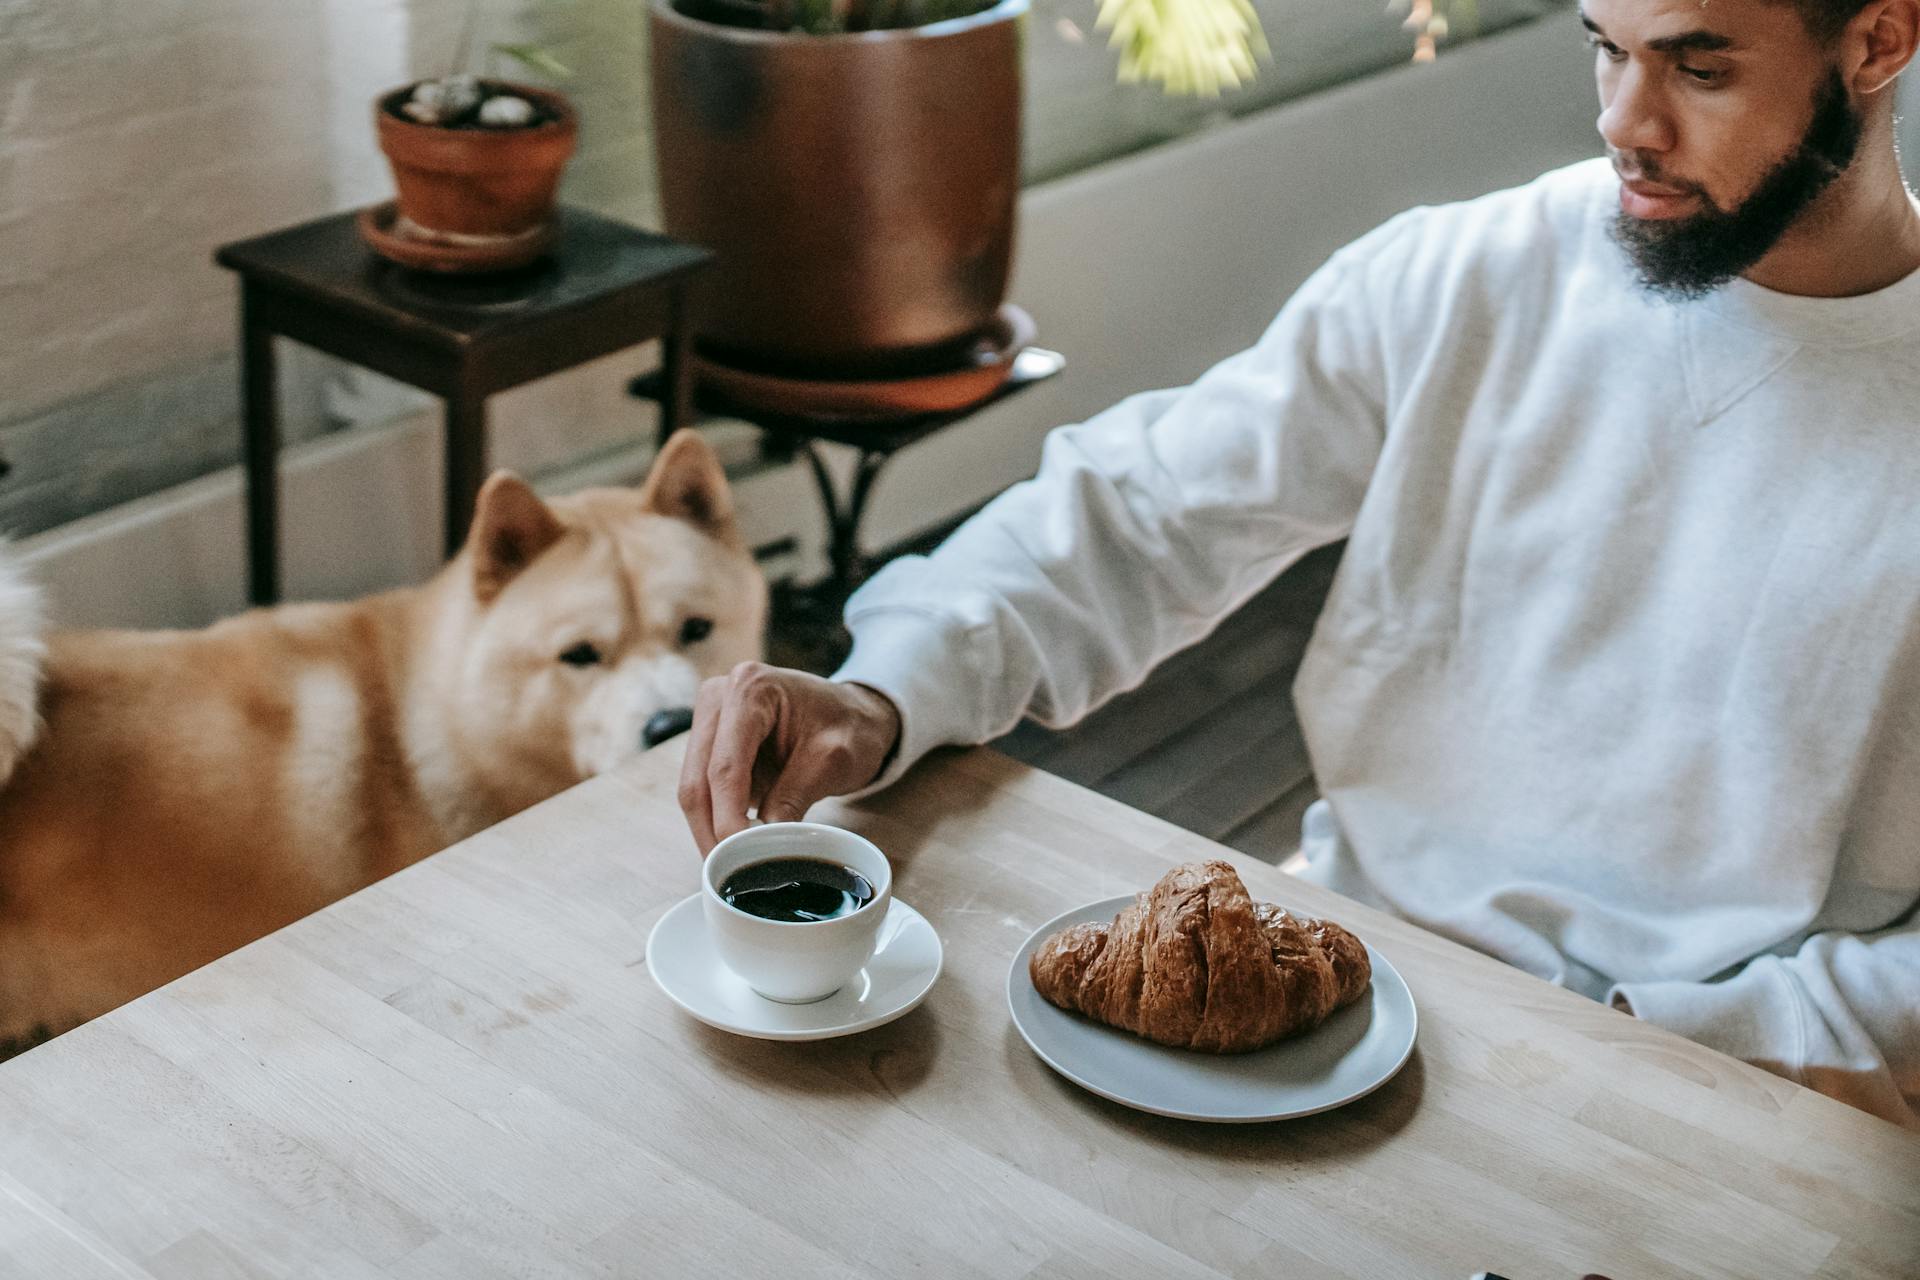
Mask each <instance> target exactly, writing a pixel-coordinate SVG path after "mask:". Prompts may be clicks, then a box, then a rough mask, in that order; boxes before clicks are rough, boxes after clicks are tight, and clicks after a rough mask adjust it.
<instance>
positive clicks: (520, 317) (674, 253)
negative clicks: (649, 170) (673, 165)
mask: <svg viewBox="0 0 1920 1280" xmlns="http://www.w3.org/2000/svg"><path fill="white" fill-rule="evenodd" d="M354 217H355V215H354V214H352V213H344V214H337V215H335V216H333V217H328V218H321V219H319V220H318V221H315V222H309V223H305V224H303V225H301V226H297V227H290V228H288V229H286V230H284V231H276V232H273V233H271V234H269V235H264V236H259V237H257V238H255V239H251V240H241V241H237V242H236V243H233V244H229V245H224V246H222V247H221V248H220V249H219V250H218V251H217V252H216V253H215V254H214V260H215V261H216V262H218V263H219V264H220V265H221V266H223V267H227V268H229V269H231V270H233V271H236V272H238V273H239V275H240V351H241V359H240V368H241V395H242V402H243V412H242V430H243V443H244V447H245V456H246V475H247V556H248V567H249V578H248V595H249V598H250V599H251V600H252V601H253V602H254V603H255V604H271V603H273V602H274V601H275V600H277V599H279V596H280V564H279V527H278V526H279V483H278V481H279V467H278V463H279V450H280V426H279V405H278V398H277V392H276V387H275V377H274V354H273V339H274V338H275V337H276V336H280V337H286V338H292V339H293V340H295V341H297V342H303V343H305V344H306V345H308V346H310V347H315V348H318V349H319V350H321V351H325V352H327V353H329V354H330V355H335V356H338V357H340V358H342V359H344V360H350V361H352V362H353V363H355V364H359V365H364V366H365V367H367V368H369V369H372V370H375V371H376V372H379V373H383V374H386V375H387V376H388V377H390V378H396V379H398V380H399V381H401V382H405V383H407V384H409V385H411V386H415V387H419V388H421V389H422V390H424V391H428V392H431V393H432V394H434V395H437V396H439V397H440V398H441V399H443V400H444V401H445V402H446V549H447V554H448V555H452V554H453V553H454V552H455V551H457V550H459V548H460V544H461V542H462V541H463V540H464V539H465V538H466V534H467V527H468V525H469V524H470V523H471V522H472V518H473V502H474V497H475V495H476V494H478V492H479V490H480V484H481V482H482V481H483V480H484V479H485V478H486V471H487V426H486V401H487V397H488V396H490V395H492V394H493V393H494V392H496V391H504V390H506V389H507V388H509V387H516V386H519V385H520V384H521V383H524V382H531V381H533V380H534V379H536V378H542V377H545V376H546V375H548V374H550V373H558V372H560V371H562V370H564V369H571V368H573V367H575V366H576V365H581V364H585V363H586V362H587V361H589V360H594V359H598V358H599V357H601V356H604V355H608V354H610V353H612V352H615V351H619V350H621V349H622V348H625V347H630V346H633V345H635V344H637V343H640V342H645V341H647V340H648V339H651V338H659V339H661V344H662V362H661V369H660V373H659V375H658V376H659V378H660V385H661V387H662V392H661V395H660V396H659V397H658V398H659V400H660V406H661V426H662V429H663V431H671V430H672V429H673V428H674V427H677V426H679V425H681V424H682V423H684V422H686V421H687V420H688V418H689V416H690V414H691V409H692V392H693V384H692V366H691V361H690V360H689V359H688V355H689V353H690V350H691V343H692V337H693V333H692V317H691V314H690V299H689V294H688V285H689V283H690V282H691V281H692V279H693V277H695V276H696V275H697V274H698V272H699V270H700V269H701V268H702V267H704V266H705V265H706V264H707V263H708V262H709V261H711V258H712V255H711V254H709V253H708V252H707V251H706V250H704V249H699V248H695V247H693V246H691V245H686V244H681V243H679V242H677V241H674V240H669V239H666V238H665V237H662V236H657V235H653V234H651V233H649V232H646V231H641V230H639V229H638V228H636V227H630V226H627V225H626V224H624V223H620V222H615V221H613V220H612V219H609V218H602V217H599V216H597V215H595V214H591V213H588V212H586V211H585V210H581V209H572V208H568V209H564V210H562V212H561V234H560V239H559V244H558V246H557V247H556V248H555V250H554V253H553V255H552V256H551V257H550V258H549V259H547V260H545V261H542V262H540V263H536V264H534V265H533V266H531V267H527V268H524V269H522V270H520V271H515V272H510V273H506V274H502V275H493V276H469V277H461V276H446V277H442V276H433V275H426V274H423V273H420V272H415V271H409V270H406V269H404V268H401V267H397V266H395V265H393V264H392V263H389V262H387V261H386V260H384V259H382V258H379V257H377V256H376V255H375V254H374V253H373V251H372V250H371V249H369V248H368V247H367V246H366V243H365V242H364V241H363V240H361V238H360V233H359V231H358V229H357V228H356V227H355V225H354Z"/></svg>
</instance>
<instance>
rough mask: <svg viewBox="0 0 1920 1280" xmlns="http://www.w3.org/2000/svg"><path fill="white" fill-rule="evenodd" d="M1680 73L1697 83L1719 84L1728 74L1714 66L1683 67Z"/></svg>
mask: <svg viewBox="0 0 1920 1280" xmlns="http://www.w3.org/2000/svg"><path fill="white" fill-rule="evenodd" d="M1680 73H1681V74H1682V75H1684V76H1686V77H1687V78H1688V79H1689V80H1692V81H1694V82H1695V83H1697V84H1718V83H1719V82H1720V78H1721V77H1722V76H1724V75H1725V74H1726V73H1725V72H1724V71H1719V70H1716V69H1715V68H1713V67H1681V68H1680Z"/></svg>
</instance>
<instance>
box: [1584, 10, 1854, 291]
mask: <svg viewBox="0 0 1920 1280" xmlns="http://www.w3.org/2000/svg"><path fill="white" fill-rule="evenodd" d="M1582 17H1583V19H1584V21H1585V22H1586V25H1587V28H1588V32H1589V38H1590V39H1591V41H1592V43H1593V46H1594V71H1595V77H1596V79H1597V80H1598V82H1599V88H1600V106H1601V112H1600V133H1601V136H1602V137H1603V138H1605V139H1606V143H1607V150H1608V151H1609V152H1610V153H1611V155H1612V157H1613V163H1614V168H1615V169H1616V170H1618V171H1619V174H1620V178H1621V186H1620V216H1619V218H1618V220H1617V221H1616V223H1615V226H1614V233H1615V237H1616V238H1617V239H1618V240H1619V241H1620V243H1621V245H1622V246H1623V247H1624V248H1625V249H1626V250H1627V252H1628V254H1629V255H1630V256H1631V257H1632V258H1633V261H1634V266H1635V268H1636V269H1637V270H1638V272H1639V275H1640V278H1641V281H1642V283H1643V284H1645V285H1646V286H1647V287H1648V288H1650V289H1653V290H1655V291H1658V292H1662V293H1667V294H1672V295H1678V296H1683V297H1697V296H1699V295H1701V294H1704V293H1706V292H1709V291H1710V290H1712V289H1715V288H1717V287H1719V286H1720V285H1722V284H1725V283H1726V282H1727V281H1729V280H1731V279H1733V278H1734V277H1735V276H1738V275H1741V274H1743V273H1744V272H1746V271H1748V270H1750V269H1751V268H1752V267H1753V266H1754V265H1755V264H1757V263H1758V262H1759V261H1760V260H1761V259H1762V258H1764V257H1765V256H1766V255H1767V252H1768V251H1769V250H1771V249H1772V248H1773V246H1774V245H1775V244H1776V243H1777V242H1778V241H1779V240H1780V238H1781V237H1782V236H1783V235H1785V234H1786V233H1787V232H1788V231H1789V230H1790V229H1791V228H1792V227H1793V226H1794V225H1795V224H1796V223H1798V222H1799V221H1800V220H1801V219H1802V218H1803V217H1804V216H1805V215H1806V213H1807V211H1808V209H1809V208H1810V207H1811V206H1812V205H1813V203H1814V200H1815V198H1816V197H1818V196H1819V194H1820V193H1821V192H1822V191H1824V190H1825V189H1826V188H1827V186H1828V185H1829V184H1830V183H1832V181H1833V180H1834V179H1835V178H1837V177H1838V176H1839V175H1840V174H1841V173H1842V172H1844V171H1845V169H1846V168H1847V166H1848V165H1849V164H1850V163H1851V162H1852V160H1853V155H1854V152H1855V150H1856V149H1857V147H1858V143H1859V139H1860V132H1861V113H1860V108H1859V104H1858V103H1856V102H1855V101H1853V99H1852V97H1851V95H1850V94H1849V93H1848V91H1847V87H1846V85H1845V83H1844V81H1842V80H1841V78H1840V76H1839V73H1838V72H1837V70H1836V69H1835V67H1834V64H1833V61H1832V58H1831V56H1830V53H1829V51H1828V50H1826V49H1824V48H1823V47H1822V46H1821V44H1820V43H1819V42H1818V41H1817V40H1815V39H1814V37H1813V35H1812V33H1811V32H1809V31H1808V30H1807V28H1806V25H1805V24H1804V22H1803V21H1802V20H1801V18H1800V16H1799V14H1798V13H1796V12H1795V11H1794V10H1793V8H1792V7H1790V6H1789V5H1787V4H1782V3H1766V2H1765V0H1586V3H1585V4H1584V5H1583V6H1582Z"/></svg>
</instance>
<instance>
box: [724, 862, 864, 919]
mask: <svg viewBox="0 0 1920 1280" xmlns="http://www.w3.org/2000/svg"><path fill="white" fill-rule="evenodd" d="M720 897H721V899H722V900H723V901H725V902H726V904H727V905H728V906H730V907H738V908H740V910H742V911H744V912H746V913H747V914H748V915H755V916H759V917H761V918H762V919H764V920H784V921H787V922H789V923H791V924H800V923H804V922H810V921H817V920H834V919H837V918H839V917H840V916H850V915H852V914H853V913H854V912H856V911H858V910H859V909H860V908H862V907H864V906H866V905H867V904H868V903H869V902H872V901H873V886H872V885H870V884H868V883H867V878H866V877H865V876H863V875H861V874H860V873H859V872H858V871H855V870H854V869H853V868H852V867H847V866H842V865H841V864H839V863H837V862H828V861H826V860H825V859H823V858H769V859H768V860H767V861H765V862H755V863H751V864H749V865H747V866H744V867H742V868H740V869H739V870H738V871H736V872H734V873H733V874H732V875H730V876H728V877H727V878H726V881H725V883H723V884H722V885H721V886H720Z"/></svg>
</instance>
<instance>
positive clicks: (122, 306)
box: [0, 0, 655, 527]
mask: <svg viewBox="0 0 1920 1280" xmlns="http://www.w3.org/2000/svg"><path fill="white" fill-rule="evenodd" d="M484 10H485V16H484V18H483V21H482V40H481V42H480V43H481V44H482V45H484V43H485V42H486V38H487V37H491V38H492V39H495V40H499V39H508V38H512V39H536V40H542V41H543V42H548V41H549V39H550V38H551V37H552V36H553V35H554V34H555V33H554V32H553V31H543V30H542V27H543V25H544V26H547V27H558V28H559V29H560V32H559V34H560V36H561V38H558V39H551V43H553V44H554V45H555V47H556V48H557V49H559V50H560V51H561V52H562V54H563V55H564V56H566V57H568V59H569V60H570V61H572V62H573V63H574V65H575V66H576V69H577V70H578V72H579V74H578V75H577V76H576V77H575V78H574V79H573V80H571V81H570V82H569V83H568V85H567V86H566V87H567V89H568V90H569V92H571V93H573V94H574V95H575V97H576V98H577V99H578V100H579V101H580V103H581V106H582V110H583V116H584V127H583V138H582V147H581V152H580V155H579V156H578V157H577V159H576V161H575V163H574V166H573V168H572V170H571V171H570V173H569V177H568V184H567V188H566V191H565V195H566V197H567V198H569V199H572V200H575V201H578V202H580V203H585V204H588V205H590V206H593V207H596V208H600V209H602V210H604V211H607V212H610V213H613V214H615V215H617V216H625V217H628V218H631V219H638V220H641V221H651V219H652V217H653V210H654V203H655V202H654V198H653V195H652V187H653V180H652V158H651V152H650V149H649V145H648V142H647V139H646V128H645V126H646V112H645V110H644V100H643V94H644V88H645V79H644V76H643V74H642V71H643V68H644V65H645V57H644V48H645V46H644V6H643V4H642V3H640V0H568V2H567V3H565V4H555V3H549V2H547V0H489V2H488V3H486V4H485V5H484ZM465 13H466V5H465V0H299V2H297V3H294V2H283V0H0V457H9V458H10V459H11V460H13V461H14V462H15V463H16V464H17V470H16V475H15V476H14V477H12V478H10V480H9V483H8V487H7V488H5V489H0V512H4V513H5V519H4V520H0V523H11V524H14V525H15V526H16V527H19V526H21V525H23V524H24V525H25V526H26V527H39V525H41V524H44V523H46V522H47V521H48V520H51V519H64V518H68V517H69V516H71V515H72V514H74V508H75V507H79V508H81V509H84V507H85V505H86V503H87V502H88V501H89V500H90V493H89V489H88V482H87V477H86V476H85V475H82V474H81V473H80V472H79V470H78V468H79V467H80V466H81V465H82V464H83V463H84V465H85V466H87V467H89V468H91V469H92V471H93V472H95V473H97V474H98V475H100V476H107V475H110V474H112V473H114V472H116V471H118V472H122V473H125V475H124V479H123V482H122V483H123V484H132V483H134V478H133V473H134V472H136V471H140V472H142V473H148V472H151V470H152V469H151V467H147V466H136V465H135V464H134V462H133V460H132V458H131V456H130V455H129V456H124V457H123V456H121V455H120V453H119V452H118V451H133V450H139V449H141V448H142V447H143V445H145V446H146V447H147V448H149V450H151V449H152V448H153V447H156V446H158V445H159V444H160V442H161V441H162V440H163V439H165V438H167V437H171V438H174V439H176V440H177V439H179V438H181V437H182V436H191V435H193V434H194V433H195V432H198V433H199V436H200V437H201V438H203V439H205V440H207V441H208V442H209V443H208V444H207V445H203V446H202V447H201V448H200V449H199V450H198V453H199V455H201V456H204V454H205V452H206V449H207V448H208V447H219V448H226V447H229V446H230V445H231V443H232V442H233V439H234V436H233V433H234V431H235V427H234V418H235V414H236V411H237V391H235V392H229V393H225V394H222V395H219V396H217V397H214V398H212V400H211V401H210V402H207V403H205V404H204V408H203V410H202V413H203V414H204V419H203V420H202V421H200V422H197V423H195V422H180V421H169V422H166V423H159V422H145V421H140V420H137V419H135V420H127V419H126V418H125V417H124V415H126V414H127V413H128V412H129V404H130V402H139V403H144V402H149V401H150V402H152V403H154V404H155V405H156V406H158V405H161V404H164V405H165V406H166V409H167V411H168V412H169V413H178V412H179V411H180V401H181V399H182V395H181V394H171V395H159V396H143V395H140V394H133V395H131V396H130V394H129V391H130V390H133V389H138V388H142V387H145V386H148V385H150V384H167V383H169V382H171V383H175V384H177V385H178V386H179V387H181V388H182V389H183V390H184V389H186V388H188V387H191V388H192V389H193V393H194V394H195V395H196V396H198V397H199V398H200V399H205V397H204V388H205V386H206V385H207V382H208V379H207V376H206V375H207V372H208V368H209V364H208V362H209V361H213V360H226V359H230V358H231V353H232V351H233V346H234V336H233V335H234V282H233V279H232V277H231V276H230V275H229V274H228V273H227V272H225V271H222V270H220V269H219V268H217V267H215V266H214V265H213V262H212V260H211V255H212V252H213V250H214V248H215V247H216V246H218V245H219V244H221V243H223V242H225V241H228V240H233V239H238V238H241V237H244V236H248V235H253V234H256V233H259V232H262V231H267V230H271V229H273V228H275V227H278V226H282V225H285V224H288V223H292V222H297V221H302V220H304V219H307V218H311V217H316V216H319V215H322V214H326V213H331V212H335V211H339V210H343V209H348V208H353V207H357V206H359V205H362V204H366V203H368V202H370V201H372V200H376V199H380V198H384V197H385V196H386V195H387V194H389V193H390V192H391V189H392V187H391V180H390V178H389V176H388V174H387V170H386V165H385V162H384V160H383V158H382V157H381V155H380V153H379V149H378V146H377V145H376V143H375V141H374V135H373V125H372V120H371V107H372V101H373V98H374V97H375V95H376V94H377V93H379V92H380V91H382V90H384V89H386V88H390V87H392V86H393V85H395V84H398V83H402V82H404V81H406V80H408V79H411V78H413V77H414V76H416V75H420V74H426V73H429V72H436V71H440V70H444V69H445V67H446V64H447V63H448V62H449V60H450V59H451V58H452V57H453V56H454V52H455V49H456V46H457V44H458V34H459V28H460V25H461V22H462V20H463V18H464V16H465ZM317 363H318V362H311V361H310V362H307V366H306V367H307V368H308V369H309V370H311V369H313V368H315V367H316V366H317ZM637 363H638V362H637V361H636V360H632V359H630V360H628V361H626V362H625V364H624V365H623V366H622V368H621V370H615V371H612V372H605V371H603V372H601V373H600V374H599V375H598V380H600V381H605V380H606V379H608V378H617V377H618V376H619V374H620V373H621V372H623V371H624V372H631V370H632V368H633V367H635V366H636V364H637ZM317 380H318V379H317V378H316V377H313V376H309V377H307V378H304V379H302V378H300V377H298V376H296V377H294V378H291V379H289V381H290V382H291V383H292V384H293V385H292V386H290V388H289V396H288V399H289V404H288V409H289V411H290V412H289V427H290V434H292V435H293V436H295V437H296V438H298V437H301V436H305V435H310V434H312V433H313V431H314V430H317V429H318V419H319V414H320V411H321V408H322V403H321V400H320V397H319V396H318V395H316V394H315V392H316V383H317ZM359 381H360V383H361V384H362V386H361V388H360V390H361V391H362V394H359V395H334V396H332V397H330V398H329V399H328V400H327V402H326V405H327V407H329V408H333V409H339V408H340V407H342V406H345V407H346V408H348V409H349V410H351V411H354V412H359V413H365V414H368V415H371V416H372V417H373V418H376V419H384V418H388V417H391V416H392V414H393V412H394V411H395V409H396V407H400V406H404V405H405V404H407V403H409V402H408V401H407V400H406V399H404V398H396V397H395V396H394V395H393V394H391V393H389V394H385V395H379V394H376V395H373V396H368V395H365V394H364V384H365V383H366V382H367V381H368V380H367V379H365V378H362V379H360V380H359ZM558 381H559V382H560V383H561V384H563V385H560V386H557V387H554V388H548V389H543V391H542V392H540V393H536V394H534V395H533V396H531V397H526V396H523V397H520V398H519V400H517V401H514V402H510V403H508V404H507V405H506V406H505V407H504V411H503V415H502V417H503V421H502V423H501V425H500V432H499V434H500V440H501V456H502V457H503V459H506V460H508V461H511V462H514V463H517V464H519V465H521V466H538V465H540V464H542V463H543V462H545V461H547V460H549V459H551V458H554V457H558V456H565V455H566V454H567V453H569V452H572V451H577V450H579V449H583V448H593V447H596V446H598V445H601V444H604V443H606V442H607V440H608V439H609V438H610V437H611V436H613V435H615V434H619V433H630V432H632V431H634V430H636V429H637V428H638V426H639V416H638V414H637V412H624V413H621V414H620V415H619V416H618V417H617V418H616V419H615V420H614V421H612V422H607V421H601V422H599V423H594V422H591V421H588V420H586V418H587V417H590V416H591V415H588V414H586V409H585V406H586V405H588V404H592V405H596V406H597V405H604V404H605V403H607V402H608V400H609V396H608V395H607V394H606V389H605V388H601V387H591V388H582V387H579V386H575V387H573V388H572V389H569V388H568V387H567V386H565V385H564V384H565V383H566V382H568V381H569V380H567V379H561V380H558ZM572 381H575V382H577V381H578V379H574V380H572ZM134 411H135V412H136V413H137V405H136V408H135V410H134ZM525 413H530V414H531V415H532V418H531V420H530V419H527V418H524V417H521V418H520V421H519V422H516V421H515V419H516V417H519V415H521V414H525ZM583 415H586V416H583ZM556 419H560V420H564V421H563V422H562V423H561V425H560V426H559V428H558V429H557V430H556V429H555V424H554V420H556ZM535 420H537V423H538V427H539V429H535ZM49 433H53V434H57V435H59V436H61V437H63V438H67V439H70V440H72V441H74V443H75V447H74V448H73V449H71V450H69V452H68V454H66V455H60V456H56V455H52V454H50V453H49V451H48V450H47V449H46V448H45V447H44V437H46V436H47V435H48V434H49ZM10 444H11V445H13V446H15V447H13V448H12V449H11V451H10V449H9V446H10ZM82 455H84V456H82ZM66 463H71V464H72V466H71V467H70V468H66V469H65V470H64V471H63V474H61V475H59V476H50V475H48V474H47V470H48V468H49V467H53V468H62V467H64V465H65V464H66ZM193 465H196V464H194V463H192V462H191V461H189V460H187V459H185V458H184V457H183V458H182V459H181V461H180V463H179V466H180V467H181V468H182V469H188V468H190V467H192V466H193ZM198 465H202V466H203V465H204V463H203V462H202V463H200V464H198ZM29 471H32V472H37V474H31V473H30V474H22V473H23V472H29ZM157 474H164V473H157ZM35 486H38V487H35ZM56 491H57V492H56ZM99 496H100V497H102V498H103V499H105V500H112V499H113V498H114V497H116V496H125V495H117V494H116V493H115V492H114V491H113V490H112V489H108V490H107V491H106V492H104V493H103V494H100V495H99Z"/></svg>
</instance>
